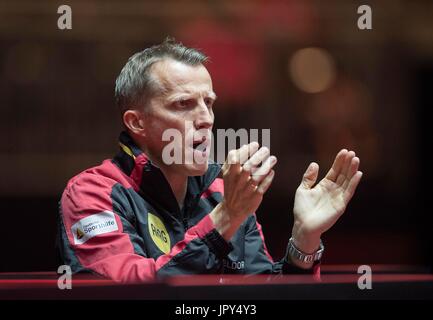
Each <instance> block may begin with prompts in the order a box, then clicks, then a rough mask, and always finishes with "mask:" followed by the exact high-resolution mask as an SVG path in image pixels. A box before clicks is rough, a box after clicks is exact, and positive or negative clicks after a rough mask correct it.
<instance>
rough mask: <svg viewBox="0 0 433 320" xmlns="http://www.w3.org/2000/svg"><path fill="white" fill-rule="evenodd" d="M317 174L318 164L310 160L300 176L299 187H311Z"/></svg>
mask: <svg viewBox="0 0 433 320" xmlns="http://www.w3.org/2000/svg"><path fill="white" fill-rule="evenodd" d="M318 175H319V165H318V164H317V163H315V162H311V163H310V165H309V166H308V168H307V170H306V171H305V173H304V175H303V177H302V182H301V187H303V188H305V189H311V188H312V187H313V186H314V184H315V183H316V181H317V176H318Z"/></svg>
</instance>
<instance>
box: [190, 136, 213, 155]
mask: <svg viewBox="0 0 433 320" xmlns="http://www.w3.org/2000/svg"><path fill="white" fill-rule="evenodd" d="M208 146H209V139H206V138H204V139H201V140H196V141H193V143H192V148H193V149H194V150H196V151H199V152H205V151H206V150H207V148H208Z"/></svg>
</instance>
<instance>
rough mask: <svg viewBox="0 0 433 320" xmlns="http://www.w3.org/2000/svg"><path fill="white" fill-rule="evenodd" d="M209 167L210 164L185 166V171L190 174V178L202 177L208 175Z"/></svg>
mask: <svg viewBox="0 0 433 320" xmlns="http://www.w3.org/2000/svg"><path fill="white" fill-rule="evenodd" d="M208 167H209V165H208V163H207V162H206V163H200V164H198V163H194V164H187V165H185V171H186V172H187V173H188V176H190V177H194V176H202V175H204V174H205V173H206V171H207V169H208Z"/></svg>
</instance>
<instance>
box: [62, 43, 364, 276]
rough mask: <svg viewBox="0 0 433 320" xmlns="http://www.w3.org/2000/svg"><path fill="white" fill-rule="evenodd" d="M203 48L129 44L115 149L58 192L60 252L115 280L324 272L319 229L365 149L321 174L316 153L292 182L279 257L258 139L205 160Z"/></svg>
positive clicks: (210, 118)
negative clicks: (266, 209)
mask: <svg viewBox="0 0 433 320" xmlns="http://www.w3.org/2000/svg"><path fill="white" fill-rule="evenodd" d="M206 59H207V58H206V56H205V55H204V54H203V53H201V52H199V51H198V50H195V49H191V48H187V47H184V46H183V45H181V44H176V43H174V42H172V41H169V40H167V41H165V42H164V43H162V44H160V45H157V46H154V47H151V48H148V49H146V50H144V51H142V52H139V53H137V54H135V55H133V56H132V57H131V58H130V59H129V60H128V62H127V64H126V65H125V66H124V68H123V69H122V71H121V73H120V75H119V76H118V78H117V80H116V89H115V96H116V100H117V104H118V106H119V108H120V110H121V114H122V120H123V124H124V126H125V131H124V132H122V134H121V136H120V147H121V148H120V152H119V153H118V154H117V155H116V156H115V157H114V158H113V159H112V160H105V161H104V162H103V163H102V164H101V165H100V166H97V167H94V168H91V169H88V170H86V171H84V172H82V173H80V174H79V175H77V176H75V177H74V178H72V179H71V180H70V181H69V182H68V184H67V187H66V189H65V191H64V193H63V196H62V199H61V203H60V223H59V236H60V237H59V240H60V241H59V242H60V253H61V256H62V257H63V260H64V263H65V264H68V265H70V266H71V268H72V270H73V271H74V272H80V271H85V270H87V271H92V272H95V273H97V274H100V275H102V276H104V277H108V278H111V279H114V280H116V281H120V282H134V281H143V280H150V279H154V278H156V277H164V276H173V275H179V274H203V273H239V274H251V273H268V274H272V273H275V274H278V273H313V274H315V275H316V276H317V275H318V274H319V268H318V266H319V262H320V257H321V254H322V252H323V245H322V244H321V241H320V237H321V235H322V234H323V233H324V232H325V231H326V230H328V229H329V228H330V227H331V226H332V225H333V224H334V223H335V222H336V221H337V219H338V218H339V217H340V216H341V214H342V213H343V212H344V210H345V208H346V206H347V204H348V202H349V200H350V199H351V197H352V196H353V194H354V192H355V189H356V187H357V185H358V183H359V181H360V179H361V175H362V173H361V172H360V171H358V166H359V159H358V158H357V157H355V153H354V152H353V151H347V150H341V151H340V152H339V153H338V155H337V156H336V159H335V161H334V164H333V166H332V168H331V169H330V170H329V172H328V174H327V175H326V177H325V178H324V179H323V180H321V181H320V182H319V183H318V184H317V185H315V184H316V180H317V176H318V171H319V167H318V165H317V164H315V163H311V164H310V165H309V167H308V169H307V171H306V172H305V174H304V176H303V179H302V183H301V185H300V186H299V188H298V189H297V192H296V197H295V205H294V218H295V219H294V226H293V230H292V235H291V237H288V238H290V240H289V243H288V249H287V253H286V255H285V257H284V258H283V259H282V260H281V261H278V262H273V260H272V258H271V256H270V255H269V253H268V251H267V249H266V245H265V242H264V237H263V234H262V231H261V227H260V224H259V223H258V222H257V218H256V215H255V211H256V210H257V209H258V207H259V206H260V203H261V201H262V199H263V195H264V194H265V192H266V191H267V189H268V188H269V186H270V185H271V182H272V180H273V178H274V171H273V169H272V167H273V166H274V165H275V163H276V161H277V159H276V157H275V156H273V155H270V151H269V149H268V148H265V147H262V148H259V145H258V143H256V142H252V143H250V144H248V145H244V146H242V147H241V148H240V149H238V150H232V151H230V152H229V154H228V157H227V160H226V162H225V163H224V165H223V166H222V167H221V166H219V165H218V164H215V163H212V162H210V161H207V160H208V157H209V144H210V138H211V130H212V126H213V122H214V113H213V104H214V102H215V99H216V95H215V93H214V91H213V89H212V81H211V77H210V75H209V73H208V71H207V69H206V68H205V66H204V63H205V62H206ZM188 121H189V122H190V123H192V124H193V125H192V126H186V122H188ZM169 129H170V130H173V129H174V130H177V131H178V132H180V133H181V134H182V139H181V140H180V142H179V141H177V142H176V141H171V142H170V141H165V140H166V139H163V136H164V132H166V131H167V130H169ZM185 141H190V142H192V143H191V145H190V146H188V145H187V146H185V145H184V143H183V142H185ZM169 144H174V145H175V147H176V148H175V149H176V150H180V151H181V160H182V161H178V162H180V163H170V164H168V163H167V159H166V158H164V154H166V153H165V149H166V148H167V146H168V145H169ZM187 154H190V155H191V154H192V155H193V161H192V162H188V161H186V159H187ZM200 159H201V160H203V159H204V160H206V161H199V160H200ZM219 175H221V176H222V178H218V176H219ZM314 185H315V186H314Z"/></svg>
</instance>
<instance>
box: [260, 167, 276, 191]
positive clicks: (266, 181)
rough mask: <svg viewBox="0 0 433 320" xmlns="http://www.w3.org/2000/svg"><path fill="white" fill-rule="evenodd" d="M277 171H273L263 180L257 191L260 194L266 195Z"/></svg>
mask: <svg viewBox="0 0 433 320" xmlns="http://www.w3.org/2000/svg"><path fill="white" fill-rule="evenodd" d="M274 177H275V171H274V170H271V172H269V173H268V175H267V176H266V177H265V178H264V179H263V181H262V182H261V183H260V184H259V186H258V187H257V189H256V191H257V192H258V193H260V194H265V192H266V191H267V190H268V189H269V187H270V185H271V183H272V180H274Z"/></svg>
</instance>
